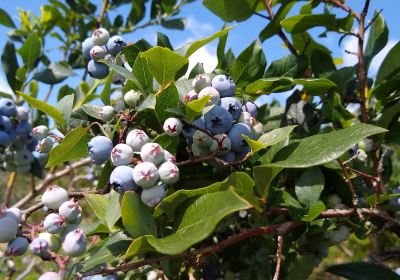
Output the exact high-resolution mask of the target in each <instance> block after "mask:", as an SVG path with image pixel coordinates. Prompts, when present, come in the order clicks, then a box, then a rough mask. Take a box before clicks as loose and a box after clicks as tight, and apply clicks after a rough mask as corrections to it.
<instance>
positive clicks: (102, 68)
mask: <svg viewBox="0 0 400 280" xmlns="http://www.w3.org/2000/svg"><path fill="white" fill-rule="evenodd" d="M87 70H88V73H89V75H90V76H91V77H92V78H95V79H104V78H105V77H107V76H108V74H109V73H110V69H108V66H107V65H105V64H104V63H101V62H96V61H94V60H90V61H89V63H88V65H87Z"/></svg>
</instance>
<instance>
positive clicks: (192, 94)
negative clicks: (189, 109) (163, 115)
mask: <svg viewBox="0 0 400 280" xmlns="http://www.w3.org/2000/svg"><path fill="white" fill-rule="evenodd" d="M198 98H199V96H198V94H197V93H196V92H195V91H194V90H191V91H189V92H188V93H187V94H186V95H185V97H184V99H183V101H185V103H189V102H190V101H193V100H196V99H198Z"/></svg>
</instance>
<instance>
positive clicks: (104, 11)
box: [97, 0, 108, 27]
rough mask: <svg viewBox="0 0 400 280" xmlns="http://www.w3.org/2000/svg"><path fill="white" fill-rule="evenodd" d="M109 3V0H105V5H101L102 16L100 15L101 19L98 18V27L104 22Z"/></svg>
mask: <svg viewBox="0 0 400 280" xmlns="http://www.w3.org/2000/svg"><path fill="white" fill-rule="evenodd" d="M107 5H108V0H103V5H102V6H101V12H100V17H99V19H98V20H97V22H98V27H100V26H101V24H102V23H103V20H104V16H105V14H106V10H107Z"/></svg>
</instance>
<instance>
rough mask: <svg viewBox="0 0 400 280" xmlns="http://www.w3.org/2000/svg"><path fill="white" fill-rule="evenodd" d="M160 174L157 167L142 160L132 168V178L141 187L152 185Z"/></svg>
mask: <svg viewBox="0 0 400 280" xmlns="http://www.w3.org/2000/svg"><path fill="white" fill-rule="evenodd" d="M159 177H160V175H159V173H158V169H157V167H156V166H155V165H154V164H153V163H151V162H142V163H139V164H138V165H136V166H135V168H134V169H133V180H134V181H135V183H136V184H137V185H139V186H141V187H142V188H151V187H154V186H155V184H156V183H157V181H158V179H159Z"/></svg>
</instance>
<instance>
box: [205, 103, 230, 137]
mask: <svg viewBox="0 0 400 280" xmlns="http://www.w3.org/2000/svg"><path fill="white" fill-rule="evenodd" d="M204 120H205V122H206V126H207V129H208V130H209V131H210V132H211V133H212V134H222V133H225V132H227V131H228V130H229V129H231V127H232V123H233V119H232V115H231V114H230V113H229V112H228V111H227V110H225V109H224V108H222V107H220V106H214V108H212V109H211V110H210V111H208V112H207V113H206V114H205V115H204Z"/></svg>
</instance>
